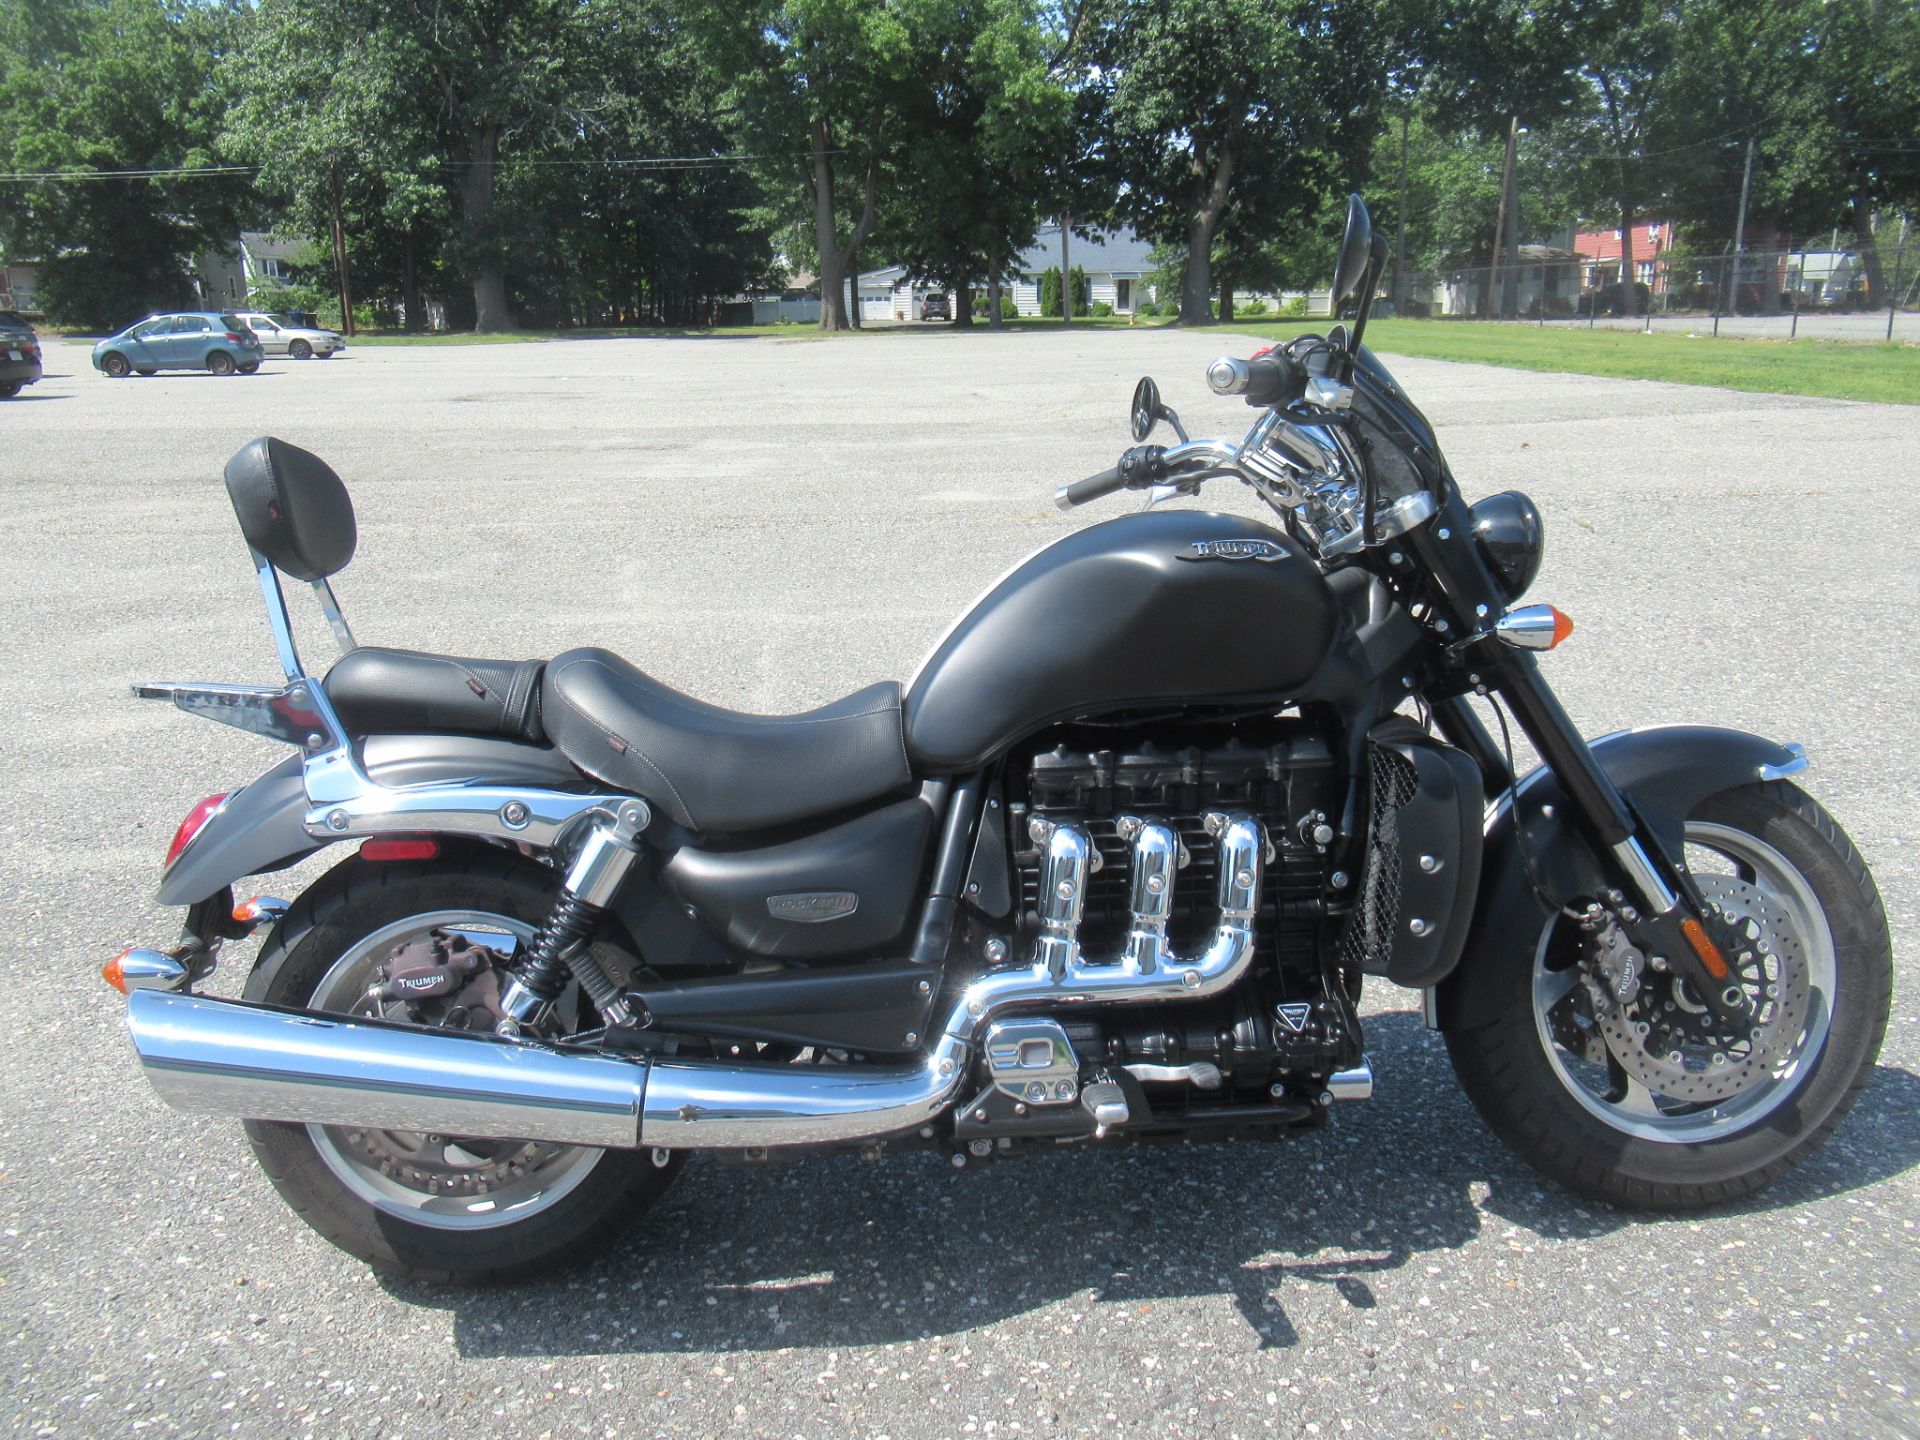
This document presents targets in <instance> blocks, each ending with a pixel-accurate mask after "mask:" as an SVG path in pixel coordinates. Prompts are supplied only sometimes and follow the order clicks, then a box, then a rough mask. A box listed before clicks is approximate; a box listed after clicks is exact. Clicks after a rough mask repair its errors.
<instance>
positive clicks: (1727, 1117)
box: [1447, 781, 1893, 1210]
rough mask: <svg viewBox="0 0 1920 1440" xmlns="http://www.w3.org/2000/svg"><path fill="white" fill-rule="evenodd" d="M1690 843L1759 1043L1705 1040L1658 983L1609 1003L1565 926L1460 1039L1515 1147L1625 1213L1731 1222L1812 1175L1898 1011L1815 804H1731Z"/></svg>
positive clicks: (1870, 898)
mask: <svg viewBox="0 0 1920 1440" xmlns="http://www.w3.org/2000/svg"><path fill="white" fill-rule="evenodd" d="M1686 839H1687V848H1686V866H1687V869H1688V871H1689V872H1690V873H1691V874H1692V876H1693V877H1694V881H1695V884H1696V885H1697V887H1698V888H1699V890H1700V892H1701V894H1702V897H1703V898H1704V899H1705V900H1706V902H1707V905H1708V913H1707V916H1706V917H1705V918H1706V919H1707V920H1708V921H1709V925H1710V928H1711V929H1717V930H1718V931H1719V934H1718V935H1717V936H1716V938H1717V939H1718V940H1719V941H1720V943H1721V948H1722V950H1723V951H1724V952H1727V953H1728V954H1729V956H1730V958H1734V959H1735V961H1736V967H1737V968H1738V969H1739V971H1740V975H1741V979H1742V982H1743V984H1744V986H1745V988H1746V990H1747V992H1748V994H1749V996H1750V997H1751V998H1752V999H1753V1001H1754V1002H1755V1013H1756V1028H1755V1029H1754V1030H1753V1031H1752V1032H1750V1033H1749V1034H1748V1035H1745V1036H1741V1037H1738V1038H1737V1039H1731V1040H1730V1039H1729V1038H1728V1037H1714V1036H1711V1035H1709V1034H1707V1033H1705V1032H1707V1031H1708V1030H1710V1029H1711V1025H1710V1023H1709V1022H1708V1021H1707V1020H1705V1019H1704V1018H1702V1016H1703V1011H1704V1007H1702V1006H1700V1005H1699V1004H1698V1003H1696V1000H1695V998H1694V997H1692V996H1691V994H1690V992H1688V990H1687V988H1686V986H1685V985H1684V983H1683V982H1680V981H1678V980H1676V979H1675V978H1674V977H1673V975H1672V974H1671V972H1670V971H1662V970H1660V969H1659V968H1657V967H1654V968H1649V969H1647V970H1646V971H1645V972H1644V975H1643V985H1642V987H1641V990H1640V992H1639V993H1638V994H1637V995H1635V996H1634V997H1633V998H1632V1000H1631V1002H1630V1003H1628V1004H1620V1003H1618V1002H1617V1001H1608V1000H1607V992H1606V991H1604V990H1603V989H1602V988H1601V984H1600V982H1599V981H1597V980H1595V981H1592V982H1589V981H1588V980H1587V979H1586V978H1585V974H1584V970H1583V968H1582V967H1581V966H1580V965H1578V964H1576V963H1574V961H1575V960H1576V957H1577V942H1576V938H1575V936H1574V935H1573V934H1572V932H1571V927H1570V926H1568V925H1567V924H1566V923H1565V922H1564V921H1561V922H1558V923H1556V924H1554V925H1551V926H1550V927H1549V928H1548V931H1547V933H1545V934H1543V935H1542V936H1541V939H1540V943H1539V945H1538V946H1537V947H1536V949H1535V953H1534V954H1533V955H1531V956H1528V957H1524V958H1525V963H1520V961H1521V958H1522V957H1517V956H1516V957H1512V960H1513V963H1510V964H1509V965H1508V976H1509V979H1508V982H1507V983H1508V994H1507V996H1506V1003H1505V1004H1504V1005H1503V1006H1502V1007H1501V1010H1500V1013H1499V1016H1498V1018H1496V1019H1495V1020H1493V1021H1492V1022H1491V1023H1489V1024H1486V1025H1483V1026H1480V1027H1478V1028H1475V1029H1471V1030H1460V1031H1453V1032H1450V1033H1449V1034H1448V1036H1447V1048H1448V1050H1449V1052H1450V1053H1451V1055H1452V1058H1453V1064H1454V1069H1455V1071H1456V1072H1457V1073H1458V1074H1459V1076H1460V1080H1461V1083H1462V1085H1463V1086H1464V1087H1465V1088H1466V1091H1467V1094H1468V1095H1469V1096H1470V1097H1471V1098H1472V1100H1473V1103H1474V1105H1475V1106H1476V1108H1478V1109H1479V1111H1480V1113H1481V1114H1482V1115H1483V1116H1484V1117H1485V1118H1486V1120H1487V1122H1488V1123H1489V1124H1490V1125H1491V1126H1492V1127H1493V1129H1494V1130H1495V1131H1496V1132H1497V1133H1498V1134H1499V1135H1500V1137H1501V1138H1502V1139H1503V1140H1505V1141H1506V1142H1507V1143H1508V1144H1509V1145H1511V1146H1512V1147H1513V1148H1514V1149H1515V1150H1516V1151H1518V1152H1519V1153H1520V1155H1521V1156H1522V1157H1523V1158H1524V1159H1526V1160H1527V1161H1528V1162H1529V1163H1530V1164H1532V1165H1533V1166H1534V1167H1535V1168H1537V1169H1539V1170H1541V1171H1543V1172H1545V1173H1546V1174H1548V1175H1550V1176H1552V1177H1553V1178H1554V1179H1556V1180H1559V1181H1561V1182H1562V1183H1563V1184H1565V1185H1567V1186H1568V1187H1569V1188H1571V1189H1574V1190H1577V1191H1580V1192H1581V1193H1583V1194H1587V1195H1591V1196H1593V1197H1595V1198H1597V1199H1601V1200H1606V1201H1610V1202H1612V1203H1615V1204H1619V1205H1628V1206H1634V1207H1640V1208H1647V1209H1663V1210H1684V1209H1695V1208H1699V1207H1702V1206H1707V1205H1713V1204H1717V1203H1719V1202H1722V1201H1726V1200H1731V1199H1735V1198H1737V1197H1739V1196H1742V1195H1747V1194H1750V1193H1752V1192H1753V1191H1755V1190H1758V1189H1760V1188H1761V1187H1762V1186H1763V1185H1766V1184H1768V1183H1769V1182H1770V1181H1772V1180H1774V1179H1776V1178H1778V1177H1779V1176H1780V1175H1783V1174H1785V1173H1786V1172H1787V1171H1788V1170H1790V1169H1792V1168H1793V1167H1794V1166H1795V1165H1797V1164H1799V1163H1800V1162H1801V1161H1802V1160H1804V1159H1805V1158H1806V1157H1807V1156H1808V1155H1810V1154H1811V1153H1812V1152H1813V1151H1814V1150H1815V1149H1816V1148H1818V1147H1819V1145H1820V1144H1821V1143H1822V1142H1824V1141H1825V1140H1826V1138H1827V1137H1828V1136H1829V1135H1830V1134H1832V1133H1833V1131H1834V1129H1835V1128H1836V1127H1837V1126H1838V1125H1839V1124H1840V1122H1841V1121H1842V1120H1843V1119H1845V1118H1846V1114H1847V1112H1848V1111H1849V1110H1850V1109H1851V1108H1852V1107H1853V1103H1854V1101H1855V1100H1856V1099H1857V1098H1858V1097H1859V1094H1860V1091H1861V1090H1862V1089H1863V1088H1864V1087H1865V1085H1866V1083H1867V1080H1868V1078H1869V1077H1870V1075H1871V1074H1872V1071H1873V1062H1874V1058H1875V1057H1876V1056H1877V1055H1878V1054H1879V1051H1880V1041H1881V1038H1882V1036H1883V1035H1884V1034H1885V1032H1886V1026H1887V1015H1888V1010H1889V1008H1890V1005H1891V1002H1892V993H1893V947H1892V940H1891V937H1890V936H1889V934H1888V930H1887V917H1886V911H1885V910H1884V909H1883V908H1882V906H1881V902H1880V893H1879V891H1878V889H1877V888H1876V887H1875V886H1874V883H1873V877H1872V875H1870V874H1869V873H1868V871H1867V867H1866V865H1865V863H1864V862H1863V861H1862V860H1861V859H1860V856H1859V854H1858V852H1856V851H1855V850H1854V848H1853V844H1852V842H1851V841H1849V840H1848V839H1847V836H1846V833H1845V832H1844V831H1842V830H1841V828H1840V827H1839V825H1837V824H1836V823H1835V822H1834V820H1833V817H1832V816H1830V815H1828V814H1827V812H1826V811H1825V810H1824V809H1822V808H1821V807H1820V805H1819V804H1818V803H1817V802H1816V801H1814V800H1813V798H1812V797H1811V796H1809V795H1807V794H1806V793H1805V792H1804V791H1802V790H1800V789H1798V788H1796V787H1795V786H1793V785H1791V784H1788V783H1786V782H1784V781H1771V782H1768V783H1765V784H1757V785H1750V786H1742V787H1741V788H1739V789H1735V790H1727V791H1723V792H1721V793H1720V794H1718V795H1715V796H1713V797H1712V798H1710V799H1709V800H1707V801H1706V802H1704V803H1703V804H1702V805H1701V806H1700V807H1699V808H1698V809H1697V810H1696V811H1695V812H1694V814H1692V815H1691V816H1689V817H1688V819H1687V823H1686ZM1489 958H1492V957H1489ZM1597 1005H1598V1006H1600V1007H1601V1008H1596V1006H1597Z"/></svg>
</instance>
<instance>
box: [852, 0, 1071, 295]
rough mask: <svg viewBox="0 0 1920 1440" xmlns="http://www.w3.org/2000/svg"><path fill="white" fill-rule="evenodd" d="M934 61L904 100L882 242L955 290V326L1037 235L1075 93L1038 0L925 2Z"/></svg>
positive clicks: (918, 33)
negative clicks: (1054, 52) (1049, 53)
mask: <svg viewBox="0 0 1920 1440" xmlns="http://www.w3.org/2000/svg"><path fill="white" fill-rule="evenodd" d="M914 33H915V37H916V49H917V50H918V51H919V53H920V54H922V55H923V56H924V57H925V58H924V60H923V62H922V63H921V65H920V66H919V74H918V77H917V78H918V81H919V83H918V85H917V86H916V87H914V88H913V89H912V90H910V91H908V92H907V93H906V94H904V95H903V97H902V102H901V109H900V130H899V154H900V159H899V166H898V174H899V178H898V180H897V181H896V183H895V184H894V186H893V188H892V190H891V192H890V194H889V200H888V210H887V214H886V216H885V218H884V220H883V221H882V222H881V223H879V224H878V225H877V227H876V229H875V240H876V243H878V244H879V245H880V246H882V247H883V248H884V249H885V250H886V251H887V252H888V253H890V254H892V255H895V256H897V257H899V258H900V259H901V260H902V261H903V262H904V263H905V264H906V265H907V266H908V268H909V271H910V272H911V273H912V275H913V276H914V278H916V279H923V280H929V281H932V282H933V283H934V284H936V285H940V286H942V287H946V288H951V289H952V290H954V292H955V293H956V295H957V296H958V303H957V304H956V306H955V310H954V323H955V324H956V325H967V324H970V323H971V321H972V303H971V287H972V286H973V285H974V284H975V283H977V282H979V281H981V280H984V281H986V282H987V284H988V287H989V296H988V299H989V302H990V303H989V310H988V314H989V318H990V319H991V321H992V323H994V324H996V325H997V324H999V323H1001V319H1000V313H999V308H1000V307H999V303H998V300H999V283H1000V282H1001V281H1002V280H1004V279H1005V278H1006V277H1007V276H1008V275H1009V273H1010V270H1011V266H1012V263H1013V261H1014V259H1015V258H1016V257H1017V255H1018V254H1019V252H1020V251H1021V249H1023V248H1024V247H1025V246H1026V245H1028V244H1029V243H1031V241H1032V239H1033V234H1034V230H1035V227H1036V225H1037V223H1038V216H1039V209H1040V203H1041V199H1042V196H1043V195H1044V194H1045V192H1046V189H1047V186H1048V183H1049V174H1048V170H1049V166H1050V165H1051V163H1052V161H1053V157H1054V156H1056V155H1058V154H1059V153H1060V147H1061V145H1062V143H1063V137H1064V135H1065V131H1066V127H1067V125H1068V122H1069V119H1070V111H1071V100H1070V98H1069V96H1068V95H1067V92H1066V91H1065V89H1064V88H1063V87H1062V86H1061V85H1060V84H1059V83H1058V81H1057V80H1056V79H1055V77H1054V75H1053V74H1052V73H1051V72H1050V69H1049V66H1048V64H1047V60H1046V56H1045V54H1044V43H1043V35H1042V31H1041V28H1040V25H1039V21H1038V17H1037V16H1036V14H1035V13H1034V11H1033V10H1032V8H1031V5H1030V3H1029V0H923V3H921V4H920V6H919V8H918V11H917V14H916V20H915V25H914Z"/></svg>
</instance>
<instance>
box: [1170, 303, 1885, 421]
mask: <svg viewBox="0 0 1920 1440" xmlns="http://www.w3.org/2000/svg"><path fill="white" fill-rule="evenodd" d="M1326 323H1327V322H1325V321H1320V322H1313V323H1309V322H1305V321H1299V320H1285V321H1274V320H1271V319H1264V318H1263V321H1250V322H1245V323H1242V322H1235V323H1234V324H1232V325H1209V326H1205V327H1203V328H1205V329H1206V330H1208V331H1211V332H1215V333H1219V334H1231V335H1239V336H1243V337H1245V338H1247V339H1253V338H1255V337H1256V336H1257V337H1260V338H1265V339H1284V338H1290V337H1292V336H1294V335H1298V334H1300V333H1301V332H1303V331H1306V330H1324V329H1325V328H1326ZM1367 344H1368V346H1369V347H1370V348H1371V349H1374V350H1378V351H1379V352H1380V353H1381V354H1383V355H1413V356H1417V357H1419V358H1421V359H1427V360H1463V361H1468V362H1471V363H1473V364H1476V365H1505V366H1509V367H1511V368H1514V369H1519V370H1549V371H1559V372H1571V373H1573V374H1576V375H1605V376H1610V377H1613V378H1617V379H1623V380H1668V381H1672V382H1674V383H1676V384H1680V385H1717V386H1720V387H1722V388H1724V389H1728V390H1754V391H1763V392H1767V393H1771V394H1779V395H1822V396H1829V397H1832V398H1834V399H1839V400H1878V401H1883V402H1886V403H1890V404H1896V405H1920V346H1915V345H1901V344H1892V345H1888V344H1868V343H1859V342H1849V341H1844V340H1759V339H1730V338H1723V339H1718V340H1716V339H1713V338H1712V337H1710V336H1698V337H1696V336H1690V335H1679V334H1670V333H1668V334H1662V333H1655V334H1651V335H1647V334H1642V333H1641V332H1639V331H1637V330H1628V331H1622V330H1576V329H1555V328H1552V327H1546V328H1542V327H1539V326H1528V325H1498V324H1487V323H1484V322H1473V321H1449V320H1378V321H1375V322H1374V323H1373V324H1371V325H1369V326H1368V327H1367Z"/></svg>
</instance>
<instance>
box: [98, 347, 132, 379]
mask: <svg viewBox="0 0 1920 1440" xmlns="http://www.w3.org/2000/svg"><path fill="white" fill-rule="evenodd" d="M100 369H101V370H102V371H104V372H105V374H106V377H107V378H108V379H109V380H124V379H126V378H127V372H128V371H130V370H132V369H133V367H132V366H131V365H129V364H128V363H127V357H126V356H124V355H122V354H121V353H120V352H119V351H118V350H109V351H108V352H107V353H106V354H105V355H103V356H101V357H100Z"/></svg>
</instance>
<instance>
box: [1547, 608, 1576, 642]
mask: <svg viewBox="0 0 1920 1440" xmlns="http://www.w3.org/2000/svg"><path fill="white" fill-rule="evenodd" d="M1547 610H1548V611H1549V612H1550V613H1551V614H1552V616H1553V644H1552V645H1549V646H1547V649H1549V650H1551V649H1553V647H1554V645H1558V644H1559V643H1560V642H1561V641H1562V640H1565V639H1566V638H1567V637H1568V636H1569V635H1571V634H1573V617H1572V616H1571V615H1568V614H1565V613H1564V612H1562V611H1561V610H1559V609H1556V608H1555V607H1554V606H1552V605H1549V606H1547Z"/></svg>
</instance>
